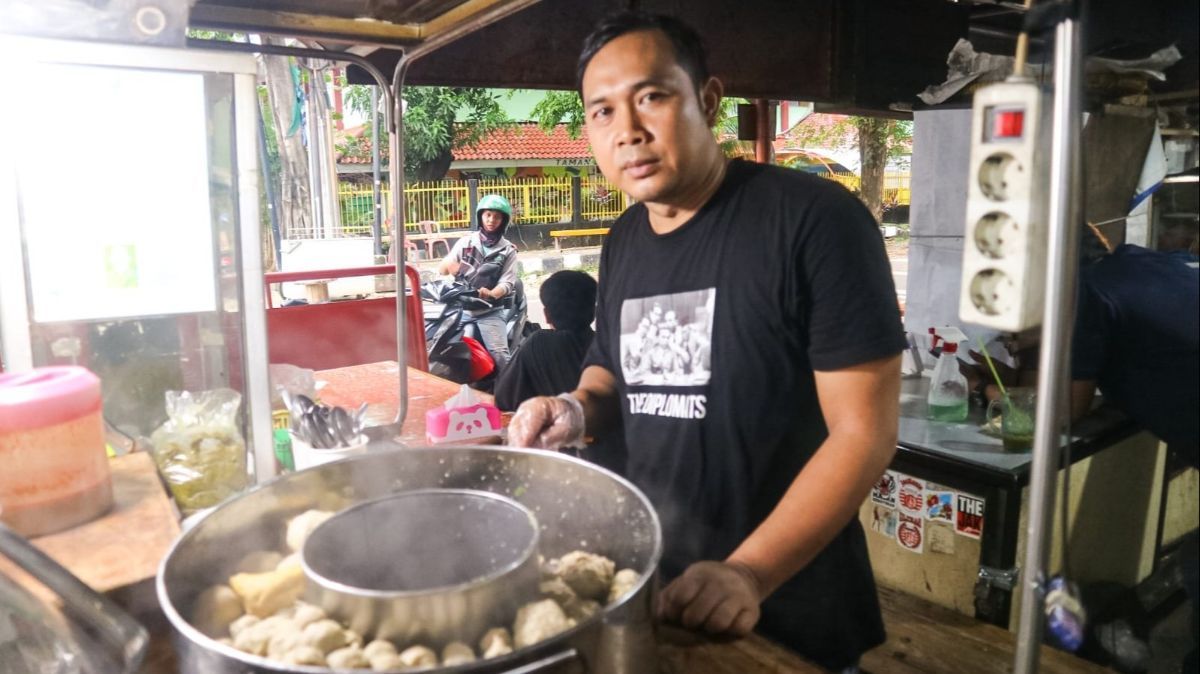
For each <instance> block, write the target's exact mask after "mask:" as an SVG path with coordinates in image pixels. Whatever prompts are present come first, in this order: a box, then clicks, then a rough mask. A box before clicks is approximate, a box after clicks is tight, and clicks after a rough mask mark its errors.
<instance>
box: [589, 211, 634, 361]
mask: <svg viewBox="0 0 1200 674" xmlns="http://www.w3.org/2000/svg"><path fill="white" fill-rule="evenodd" d="M621 219H624V216H622V218H621ZM621 219H619V220H618V221H617V222H616V223H614V224H613V231H612V232H610V234H609V239H608V240H607V241H605V242H604V248H602V249H601V250H600V287H599V292H598V293H597V294H596V336H595V337H594V338H593V339H592V344H591V346H589V347H588V350H587V354H586V355H585V356H584V357H583V365H582V366H581V367H580V368H579V370H580V372H582V371H583V370H586V369H588V368H589V367H591V366H593V365H598V366H600V367H602V368H604V369H606V370H608V371H609V372H616V370H615V369H613V358H612V354H610V353H609V351H608V346H607V345H608V343H609V333H610V331H611V330H613V326H612V325H611V323H612V321H611V320H610V317H609V306H608V305H609V300H608V298H607V293H606V292H605V288H606V286H605V284H604V278H605V276H606V275H607V273H608V269H609V267H610V266H611V263H610V262H609V251H610V250H611V249H612V245H613V235H614V234H616V229H617V226H618V225H619V224H620V222H621ZM618 320H619V319H618Z"/></svg>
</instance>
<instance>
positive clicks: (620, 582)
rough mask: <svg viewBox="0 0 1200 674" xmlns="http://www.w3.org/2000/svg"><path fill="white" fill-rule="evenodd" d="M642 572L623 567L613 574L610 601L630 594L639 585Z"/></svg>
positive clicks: (609, 589)
mask: <svg viewBox="0 0 1200 674" xmlns="http://www.w3.org/2000/svg"><path fill="white" fill-rule="evenodd" d="M640 578H641V574H639V573H638V572H637V571H634V570H633V569H621V570H620V571H618V572H617V575H615V576H613V582H612V587H610V588H608V603H610V604H611V603H613V602H615V601H617V600H618V599H620V598H621V597H624V596H625V595H627V594H629V593H630V592H631V591H632V590H633V588H634V586H636V585H637V582H638V579H640Z"/></svg>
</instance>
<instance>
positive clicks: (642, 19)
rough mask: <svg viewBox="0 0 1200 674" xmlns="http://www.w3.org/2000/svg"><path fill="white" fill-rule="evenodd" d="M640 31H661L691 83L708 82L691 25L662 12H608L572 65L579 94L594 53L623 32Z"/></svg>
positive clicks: (700, 46) (701, 49)
mask: <svg viewBox="0 0 1200 674" xmlns="http://www.w3.org/2000/svg"><path fill="white" fill-rule="evenodd" d="M643 30H657V31H661V32H662V33H663V35H665V36H666V37H667V40H668V41H669V42H670V43H671V48H672V49H673V50H675V61H676V62H677V63H679V66H680V67H681V68H683V69H684V71H686V72H687V74H688V76H690V77H691V78H692V84H694V85H695V86H696V88H697V89H699V88H700V87H701V86H703V85H704V83H705V82H707V81H708V61H707V58H706V57H705V55H704V41H703V40H701V39H700V35H699V34H698V33H697V32H696V31H695V30H693V29H692V27H691V26H689V25H687V24H686V23H684V22H682V21H680V20H679V19H676V18H675V17H671V16H667V15H665V14H650V13H648V12H634V11H629V12H621V13H619V14H611V15H609V16H607V17H605V18H603V19H601V20H600V23H599V24H597V25H596V27H595V29H593V30H592V33H591V34H590V35H588V36H587V38H585V39H584V41H583V51H582V52H581V53H580V54H579V63H578V64H577V65H576V66H575V82H576V86H577V88H578V89H579V93H580V95H582V94H583V71H585V70H587V67H588V64H589V63H591V62H592V57H594V56H595V55H596V52H598V51H600V50H601V49H603V48H604V45H606V44H608V43H609V42H612V41H613V40H615V39H617V38H618V37H621V36H622V35H625V34H626V33H634V32H637V31H643Z"/></svg>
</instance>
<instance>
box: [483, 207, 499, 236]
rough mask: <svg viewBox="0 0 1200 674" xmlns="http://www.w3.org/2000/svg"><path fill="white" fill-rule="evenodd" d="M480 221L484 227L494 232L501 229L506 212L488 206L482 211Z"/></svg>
mask: <svg viewBox="0 0 1200 674" xmlns="http://www.w3.org/2000/svg"><path fill="white" fill-rule="evenodd" d="M479 222H480V223H481V224H482V225H483V228H484V229H486V230H487V231H489V232H494V231H496V230H497V229H499V228H500V225H501V224H502V223H503V222H504V214H503V213H501V212H500V211H493V210H492V209H490V208H487V209H484V210H483V211H482V212H480V214H479Z"/></svg>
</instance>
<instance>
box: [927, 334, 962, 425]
mask: <svg viewBox="0 0 1200 674" xmlns="http://www.w3.org/2000/svg"><path fill="white" fill-rule="evenodd" d="M968 393H969V392H968V390H967V378H966V377H964V376H963V375H962V373H961V372H959V371H958V344H956V343H954V342H951V341H946V342H945V343H944V344H943V346H942V354H941V355H940V356H938V362H937V366H936V367H934V369H933V380H932V381H931V382H930V385H929V418H930V419H933V420H934V421H966V419H967V396H968Z"/></svg>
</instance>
